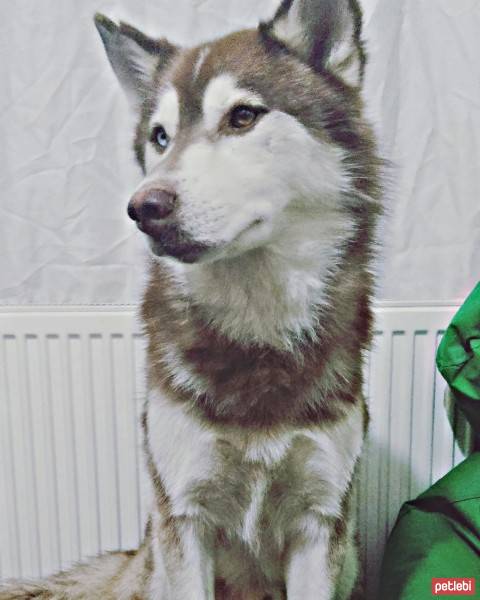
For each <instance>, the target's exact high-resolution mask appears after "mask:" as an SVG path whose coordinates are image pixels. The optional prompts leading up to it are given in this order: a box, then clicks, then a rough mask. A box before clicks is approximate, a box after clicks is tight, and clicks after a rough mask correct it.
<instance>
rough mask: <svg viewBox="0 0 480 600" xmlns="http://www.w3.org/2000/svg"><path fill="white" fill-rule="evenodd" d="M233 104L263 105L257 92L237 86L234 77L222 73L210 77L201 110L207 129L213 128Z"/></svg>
mask: <svg viewBox="0 0 480 600" xmlns="http://www.w3.org/2000/svg"><path fill="white" fill-rule="evenodd" d="M235 104H255V105H259V104H261V105H263V104H264V102H263V100H262V98H261V96H260V95H259V94H255V93H254V92H252V91H251V90H247V89H244V88H241V87H239V85H238V83H237V81H236V79H235V77H234V76H233V75H231V74H229V73H222V74H221V75H217V76H216V77H214V78H213V79H211V80H210V81H209V83H208V85H207V87H206V88H205V93H204V95H203V103H202V111H203V118H204V123H205V126H206V128H207V130H212V129H214V128H215V127H216V126H217V125H218V123H219V122H220V119H221V118H222V116H223V115H224V114H225V112H226V111H227V110H228V109H229V108H232V107H233V106H235Z"/></svg>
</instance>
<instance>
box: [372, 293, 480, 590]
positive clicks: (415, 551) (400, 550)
mask: <svg viewBox="0 0 480 600" xmlns="http://www.w3.org/2000/svg"><path fill="white" fill-rule="evenodd" d="M437 366H438V368H439V370H440V372H441V373H442V375H443V376H444V377H445V379H446V381H447V382H448V384H449V386H450V390H451V394H452V397H453V399H454V401H455V403H456V405H457V407H458V409H459V410H460V411H461V413H463V415H464V416H465V418H466V419H467V420H468V422H469V423H470V425H471V427H472V428H473V435H474V439H475V443H474V448H475V450H476V451H474V452H473V453H472V454H471V456H469V458H467V459H466V460H465V461H464V462H463V463H461V464H460V465H458V466H457V467H456V468H455V469H453V470H452V471H451V472H450V473H448V474H447V475H446V476H445V477H443V479H441V480H440V481H438V482H437V483H436V484H435V485H433V486H432V487H431V488H430V489H429V490H427V491H426V492H425V493H423V494H421V495H420V496H419V497H418V498H417V499H416V500H413V501H411V502H407V503H406V504H404V505H403V507H402V509H401V511H400V514H399V516H398V519H397V522H396V524H395V527H394V528H393V531H392V533H391V535H390V538H389V540H388V543H387V547H386V551H385V555H384V559H383V566H382V572H381V578H380V588H379V594H378V600H427V599H428V598H433V597H434V596H433V595H432V592H431V585H432V578H434V577H444V578H445V577H456V578H466V577H475V578H476V594H475V595H474V596H468V597H469V598H477V599H480V452H479V451H478V450H480V445H479V440H480V284H478V285H477V286H476V288H475V289H474V291H473V292H472V293H471V294H470V296H469V297H468V298H467V300H466V301H465V303H464V304H463V306H462V307H461V308H460V310H459V311H458V312H457V314H456V315H455V317H454V318H453V320H452V322H451V324H450V325H449V327H448V329H447V331H446V332H445V335H444V337H443V339H442V342H441V344H440V346H439V348H438V352H437ZM442 597H443V598H458V595H453V594H452V595H447V596H442Z"/></svg>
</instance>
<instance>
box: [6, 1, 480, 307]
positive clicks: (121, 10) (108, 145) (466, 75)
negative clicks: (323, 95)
mask: <svg viewBox="0 0 480 600" xmlns="http://www.w3.org/2000/svg"><path fill="white" fill-rule="evenodd" d="M278 1H279V0H242V1H241V2H239V1H237V0H119V1H117V2H114V1H112V0H83V1H82V2H78V1H75V0H63V1H62V2H58V0H17V1H16V2H5V1H4V2H1V3H0V29H1V35H0V55H1V61H0V78H1V79H0V80H1V82H2V83H1V86H0V132H1V145H0V181H1V204H0V209H1V219H0V304H110V303H111V304H126V303H131V302H135V301H136V299H137V298H138V290H139V281H141V273H142V266H141V263H142V260H141V258H139V257H141V254H142V252H143V243H142V241H141V240H140V239H139V235H137V234H136V232H135V230H134V227H133V226H132V224H131V223H129V221H128V219H127V217H126V214H125V207H126V202H127V199H128V196H129V192H131V191H132V190H133V189H134V185H135V184H136V182H137V181H138V180H139V172H138V171H137V169H136V167H135V166H134V163H133V160H132V152H131V149H130V146H131V143H130V142H131V135H132V122H131V118H130V116H129V113H128V108H127V106H126V102H125V101H124V99H123V97H122V95H121V93H120V90H119V88H118V86H117V83H116V81H115V78H114V76H113V74H112V72H111V70H110V68H109V65H108V64H107V60H106V58H105V56H104V53H103V48H102V46H101V43H100V40H99V38H98V35H97V33H96V31H95V29H94V27H93V25H92V15H93V13H94V12H95V11H97V10H100V11H102V12H105V13H106V14H107V15H109V16H113V17H115V18H123V19H124V20H128V21H130V22H132V23H133V24H135V25H137V26H139V27H141V28H143V29H145V30H146V31H147V32H148V33H151V34H154V35H160V34H161V35H167V36H168V37H170V38H171V39H173V40H175V41H177V42H181V43H188V44H192V43H194V42H197V41H200V40H203V39H206V38H210V37H213V36H215V35H218V34H221V33H225V32H227V31H229V30H233V29H235V28H239V27H243V26H245V25H253V24H255V23H256V21H257V19H258V17H259V16H262V17H267V16H269V15H270V14H272V12H273V10H274V9H275V7H276V5H277V3H278ZM364 8H365V21H366V28H365V37H366V38H367V40H368V43H369V49H370V54H371V57H372V60H371V63H370V66H369V70H368V78H367V83H366V97H367V99H368V102H369V113H370V115H371V118H372V120H373V121H374V123H375V125H376V127H377V129H378V131H379V133H380V135H381V139H382V144H383V148H384V150H385V154H386V155H387V157H388V158H390V159H391V160H392V161H393V162H394V164H395V165H396V167H395V169H394V171H393V181H394V185H393V189H394V193H393V194H392V201H391V216H390V218H389V224H388V226H387V228H386V230H385V234H384V237H385V240H386V251H385V255H386V257H387V258H386V262H385V264H384V267H383V269H382V271H383V277H382V286H381V290H380V294H379V295H380V298H383V299H391V300H406V301H413V302H417V301H424V302H431V301H450V300H454V299H459V298H462V297H463V296H464V295H465V294H466V292H467V291H468V290H469V289H470V288H471V287H472V286H473V284H474V283H475V281H476V280H477V279H478V278H479V273H480V239H479V238H480V201H479V199H480V168H479V165H480V150H479V149H480V145H479V142H480V77H479V75H478V74H479V64H478V56H479V54H480V41H479V40H480V38H479V36H478V32H479V31H480V3H479V2H478V0H364Z"/></svg>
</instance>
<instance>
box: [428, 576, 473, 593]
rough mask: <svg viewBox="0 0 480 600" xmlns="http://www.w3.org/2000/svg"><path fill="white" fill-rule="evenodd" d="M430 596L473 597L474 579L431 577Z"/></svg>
mask: <svg viewBox="0 0 480 600" xmlns="http://www.w3.org/2000/svg"><path fill="white" fill-rule="evenodd" d="M432 594H433V595H434V596H474V595H475V579H474V578H473V577H462V578H459V577H433V579H432Z"/></svg>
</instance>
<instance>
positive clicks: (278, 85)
mask: <svg viewBox="0 0 480 600" xmlns="http://www.w3.org/2000/svg"><path fill="white" fill-rule="evenodd" d="M96 24H97V27H98V29H99V31H100V34H101V36H102V40H103V42H104V45H105V48H106V50H107V54H108V56H109V59H110V62H111V64H112V66H113V69H114V71H115V73H116V74H117V76H118V78H119V80H120V82H121V84H122V86H123V87H124V89H125V90H126V92H127V95H128V97H129V100H130V102H131V105H132V108H133V110H134V111H135V112H136V114H137V116H138V127H137V131H136V135H135V152H136V156H137V159H138V161H139V163H140V165H141V167H142V169H143V171H144V173H145V179H144V181H143V182H142V184H141V186H140V187H139V189H138V190H137V191H136V192H135V194H134V196H133V198H132V201H131V203H130V206H129V214H130V216H131V217H132V218H133V219H134V220H135V221H136V222H137V224H138V227H139V229H141V230H142V231H143V232H144V233H145V234H146V235H147V239H148V240H149V244H150V247H151V250H152V259H151V265H150V278H149V284H148V286H147V289H146V293H145V297H144V301H143V306H142V318H143V323H144V329H145V335H146V338H147V341H148V360H147V377H148V389H149V398H148V402H147V404H146V407H145V412H144V416H143V422H142V426H143V432H144V449H145V457H146V462H147V465H148V470H149V474H150V481H151V498H152V501H151V511H150V516H149V520H148V524H147V527H146V532H145V538H144V541H143V544H142V546H141V547H140V548H139V549H138V550H135V551H132V552H130V553H118V554H111V555H107V556H103V557H100V558H98V559H96V560H93V561H91V562H90V563H87V564H85V565H82V566H80V567H78V568H77V569H75V570H73V571H71V572H68V573H65V574H61V575H57V576H55V577H53V578H51V579H49V580H46V581H43V582H40V583H31V584H18V583H13V584H10V585H7V586H3V587H1V586H0V600H10V599H13V598H18V599H20V598H34V597H35V598H45V599H46V598H55V599H58V600H60V599H65V600H73V599H80V598H91V599H102V600H106V599H111V600H113V599H120V600H134V599H136V600H140V599H145V600H153V599H162V600H214V599H217V600H228V599H231V600H247V599H248V600H264V599H266V598H270V599H273V600H281V599H285V598H287V599H288V600H333V599H334V598H335V599H336V600H347V599H348V598H352V597H353V595H354V594H358V593H359V568H358V559H357V550H356V542H355V523H354V519H353V511H352V488H353V484H354V479H355V467H356V464H357V461H358V458H359V456H360V453H361V449H362V444H363V439H364V436H365V432H366V429H367V423H368V412H367V408H366V404H365V400H364V398H363V395H362V367H363V355H364V352H365V351H366V350H367V349H368V346H369V342H370V329H371V312H370V297H371V294H372V286H373V280H372V274H371V269H370V266H371V261H372V256H373V251H374V245H375V240H374V235H375V225H376V220H377V217H378V215H379V214H380V212H381V185H380V172H381V161H380V160H379V159H378V157H377V155H376V148H375V143H374V139H373V136H372V133H371V131H370V129H369V127H368V125H367V124H366V123H365V121H364V118H363V114H362V111H363V106H362V100H361V95H360V91H361V82H362V76H363V69H364V65H365V53H364V49H363V45H362V42H361V37H360V36H361V14H360V10H359V7H358V5H357V2H356V1H354V0H284V2H283V3H282V4H281V6H280V8H279V10H278V12H277V14H276V15H275V16H274V17H273V19H272V20H271V21H270V22H268V23H263V24H261V25H260V26H259V28H258V29H255V30H248V31H241V32H237V33H234V34H231V35H229V36H227V37H224V38H221V39H219V40H216V41H213V42H209V43H206V44H203V45H201V46H199V47H195V48H192V49H186V50H185V49H180V48H178V47H177V46H175V45H174V44H172V43H171V42H168V41H166V40H152V39H150V38H147V37H146V36H144V35H143V34H141V33H140V32H138V31H137V30H135V29H134V28H132V27H130V26H128V25H125V24H121V25H120V26H117V25H115V24H114V23H112V22H111V21H109V20H108V19H107V18H106V17H103V16H97V18H96Z"/></svg>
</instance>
